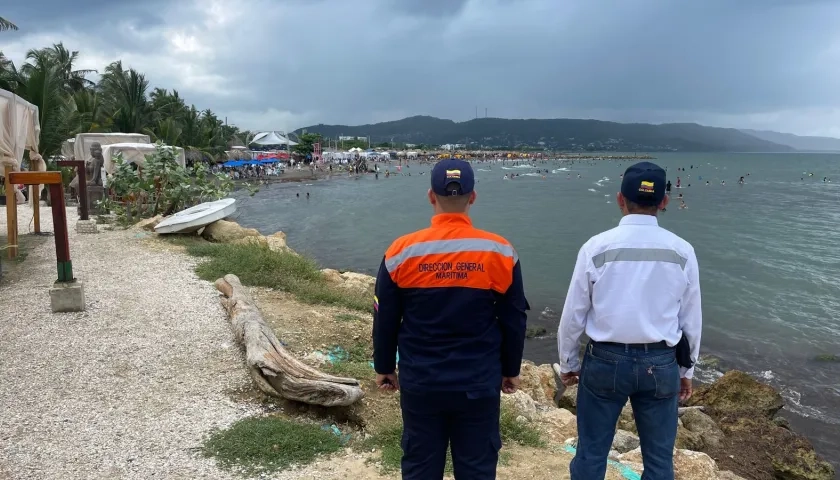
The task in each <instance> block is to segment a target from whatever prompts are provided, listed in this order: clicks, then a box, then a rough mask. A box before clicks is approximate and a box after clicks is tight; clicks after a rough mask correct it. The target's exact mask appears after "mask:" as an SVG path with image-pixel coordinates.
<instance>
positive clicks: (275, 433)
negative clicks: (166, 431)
mask: <svg viewBox="0 0 840 480" xmlns="http://www.w3.org/2000/svg"><path fill="white" fill-rule="evenodd" d="M341 448H342V445H341V440H340V439H339V438H338V437H337V436H335V435H334V434H332V433H331V432H327V431H324V430H321V428H320V427H318V426H317V425H309V424H301V423H295V422H291V421H289V420H286V419H283V418H280V417H261V418H246V419H243V420H240V421H238V422H236V423H234V424H233V425H232V426H231V427H230V428H228V429H226V430H218V431H216V432H213V433H212V434H211V435H210V436H209V438H207V440H206V441H205V442H204V446H203V449H202V452H203V454H204V455H205V456H206V457H212V458H215V459H216V461H217V462H218V463H219V465H221V466H222V467H224V468H226V469H229V470H238V471H241V472H243V473H245V474H247V475H254V474H259V473H264V472H265V473H270V472H276V471H278V470H282V469H285V468H288V467H290V466H293V465H305V464H308V463H311V462H312V461H314V460H315V459H316V458H318V457H319V456H320V455H324V454H329V453H333V452H336V451H338V450H340V449H341Z"/></svg>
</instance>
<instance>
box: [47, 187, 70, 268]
mask: <svg viewBox="0 0 840 480" xmlns="http://www.w3.org/2000/svg"><path fill="white" fill-rule="evenodd" d="M50 196H51V197H52V199H53V200H52V216H53V230H54V231H55V258H56V261H57V262H58V281H59V282H72V281H74V280H75V278H74V277H73V262H71V261H70V239H69V238H68V236H67V211H66V210H65V209H64V185H62V184H61V183H58V184H52V185H50Z"/></svg>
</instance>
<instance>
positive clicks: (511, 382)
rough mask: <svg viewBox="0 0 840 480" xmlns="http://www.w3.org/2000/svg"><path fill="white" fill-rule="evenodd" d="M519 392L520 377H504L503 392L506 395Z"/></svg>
mask: <svg viewBox="0 0 840 480" xmlns="http://www.w3.org/2000/svg"><path fill="white" fill-rule="evenodd" d="M517 390H519V376H518V375H517V376H515V377H502V391H503V392H505V393H516V391H517Z"/></svg>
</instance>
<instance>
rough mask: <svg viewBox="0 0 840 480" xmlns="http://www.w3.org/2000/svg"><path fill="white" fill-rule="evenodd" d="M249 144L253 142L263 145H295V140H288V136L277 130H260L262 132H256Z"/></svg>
mask: <svg viewBox="0 0 840 480" xmlns="http://www.w3.org/2000/svg"><path fill="white" fill-rule="evenodd" d="M251 144H252V145H253V144H256V145H263V146H265V145H289V146H294V145H297V142H293V141H291V140H289V139H288V137H285V136H283V135H281V134H280V133H278V132H262V133H258V134H257V135H256V136H255V137H254V139H253V140H252V141H251Z"/></svg>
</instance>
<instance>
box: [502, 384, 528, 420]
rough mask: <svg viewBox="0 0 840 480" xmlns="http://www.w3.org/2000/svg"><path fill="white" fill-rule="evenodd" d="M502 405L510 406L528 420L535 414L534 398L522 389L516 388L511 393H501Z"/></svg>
mask: <svg viewBox="0 0 840 480" xmlns="http://www.w3.org/2000/svg"><path fill="white" fill-rule="evenodd" d="M502 406H503V407H507V408H512V409H513V410H514V411H515V412H516V413H518V414H519V415H521V416H523V417H525V418H526V419H528V421H531V420H534V418H535V417H536V415H537V406H536V405H535V404H534V400H533V399H532V398H531V397H530V396H529V395H528V394H527V393H525V392H523V391H522V390H517V391H516V392H515V393H511V394H507V393H503V394H502Z"/></svg>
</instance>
